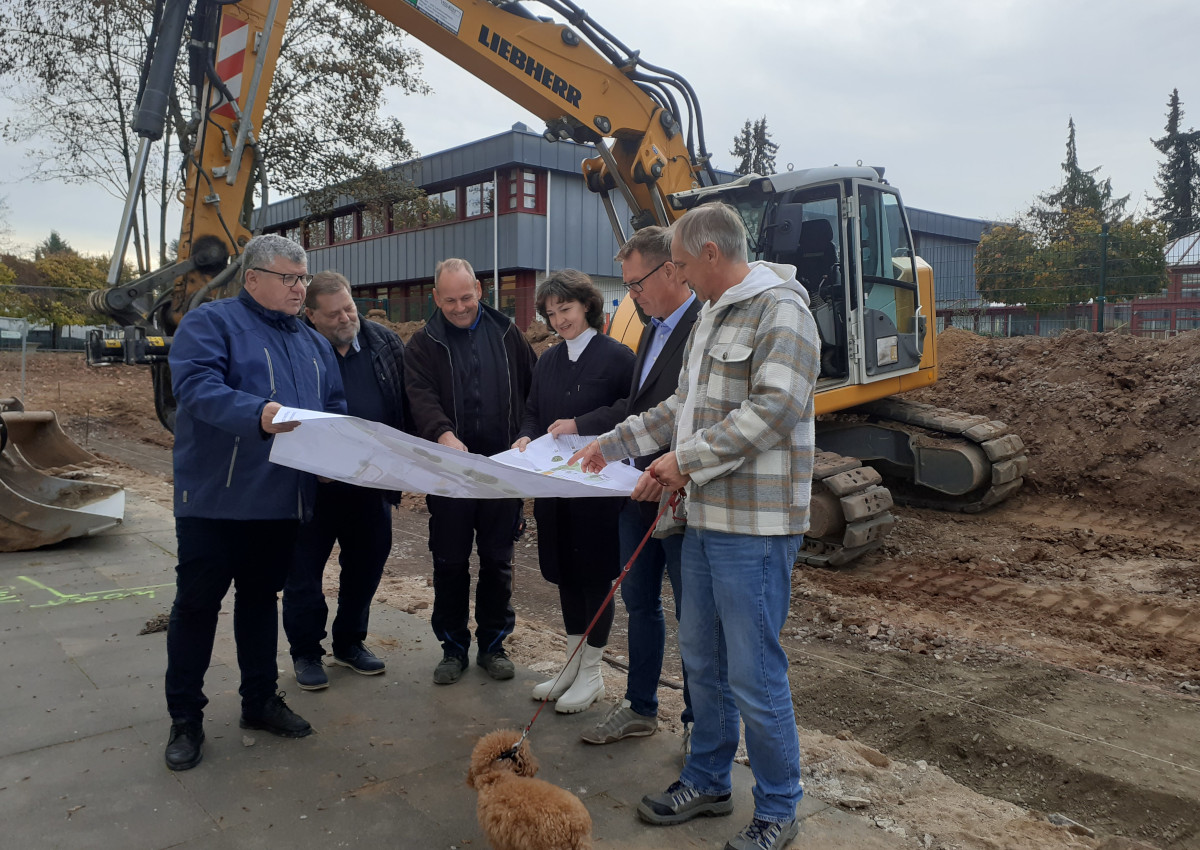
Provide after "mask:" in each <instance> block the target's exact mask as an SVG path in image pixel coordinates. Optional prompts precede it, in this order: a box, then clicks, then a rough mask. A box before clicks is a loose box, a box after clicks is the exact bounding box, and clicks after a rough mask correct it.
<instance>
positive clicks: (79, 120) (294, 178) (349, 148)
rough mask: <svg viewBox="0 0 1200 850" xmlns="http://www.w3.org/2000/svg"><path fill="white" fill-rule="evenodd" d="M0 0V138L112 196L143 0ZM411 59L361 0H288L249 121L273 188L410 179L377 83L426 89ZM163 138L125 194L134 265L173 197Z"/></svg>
mask: <svg viewBox="0 0 1200 850" xmlns="http://www.w3.org/2000/svg"><path fill="white" fill-rule="evenodd" d="M5 6H6V8H5V10H4V13H3V15H2V16H0V78H3V79H5V81H6V83H7V84H8V86H7V87H6V88H7V89H8V96H9V98H10V100H12V101H13V103H14V105H15V106H16V110H15V113H16V114H17V115H19V116H21V117H20V118H19V119H18V118H14V119H10V120H9V121H7V122H6V123H5V124H4V125H3V128H2V129H3V135H4V137H5V139H6V140H8V141H10V142H15V143H19V144H22V145H25V146H26V150H27V153H28V156H29V159H30V161H31V163H32V165H33V176H34V177H35V178H36V179H42V180H53V181H58V182H66V183H78V184H84V183H88V184H96V185H100V186H102V187H104V188H105V189H107V190H108V191H109V192H110V193H111V194H113V195H114V196H116V197H118V198H120V199H122V200H124V198H125V195H126V194H127V192H128V185H129V176H130V173H131V171H132V168H133V159H134V156H135V154H136V148H137V141H138V140H137V139H136V137H134V135H133V133H132V131H131V129H130V126H129V125H130V120H131V117H132V114H133V109H134V105H135V103H136V99H137V95H138V88H139V82H140V79H141V74H142V66H143V62H144V58H145V56H146V54H147V44H148V40H149V39H150V37H151V34H152V31H153V27H152V21H153V17H154V14H155V9H156V4H155V3H154V2H152V0H89V2H87V3H79V2H75V0H24V2H21V3H15V2H14V3H7V4H5ZM186 38H187V35H186V34H185V41H186ZM183 55H185V54H181V61H180V62H179V65H180V66H181V69H182V68H183V67H184V66H185V65H186V62H185V61H183V59H182V56H183ZM420 65H421V63H420V56H419V54H418V53H417V52H416V51H415V50H412V49H410V48H408V47H406V46H405V45H404V43H403V41H402V36H401V33H400V31H399V30H398V29H397V28H396V27H395V26H393V25H392V24H390V23H388V22H386V21H384V20H383V19H382V18H380V17H379V16H378V15H376V14H375V13H373V12H371V11H369V10H368V9H367V8H366V7H365V6H363V5H362V4H361V3H358V2H355V0H296V2H295V3H294V4H293V6H292V11H291V15H290V16H289V18H288V22H287V27H286V30H285V33H284V41H283V47H282V49H281V51H280V54H279V57H278V64H277V67H276V74H275V81H274V85H272V87H271V91H270V95H269V97H268V100H267V111H266V115H265V117H264V120H263V126H262V127H261V128H255V133H256V135H257V137H258V143H259V147H260V149H261V150H262V152H263V156H264V160H265V162H266V163H267V169H268V171H269V173H270V177H271V180H270V182H271V186H272V189H273V191H274V192H279V193H282V194H285V195H306V196H307V197H310V198H311V205H312V206H314V207H316V208H321V207H323V206H324V205H327V204H328V203H330V202H331V200H332V197H333V193H332V191H330V187H337V190H338V191H342V192H348V193H350V194H354V195H356V196H358V197H364V198H368V199H369V198H370V197H372V196H380V197H383V196H389V195H400V194H403V193H404V192H411V186H410V185H409V184H407V183H406V182H405V181H403V180H401V179H399V178H398V176H397V175H396V174H395V173H393V172H391V171H389V170H388V169H389V168H390V167H391V166H392V165H394V164H396V163H399V162H402V161H404V160H406V159H409V158H411V157H412V156H413V155H414V151H413V149H412V145H411V144H410V142H409V140H408V138H407V136H406V135H405V132H404V128H403V126H402V125H401V123H400V122H399V121H397V120H396V119H395V118H391V117H388V116H385V115H383V114H382V107H383V105H384V94H385V92H386V91H397V90H398V91H402V92H405V93H409V94H414V93H425V92H426V91H427V90H428V89H427V87H426V85H425V84H424V83H423V82H422V81H421V79H420V77H419V70H420ZM176 88H177V92H176V97H175V102H174V103H173V107H172V109H171V114H170V116H169V118H171V119H172V124H173V127H174V132H175V133H176V134H177V135H179V134H181V129H182V128H181V127H180V126H179V123H180V121H181V120H185V119H183V118H182V116H185V115H186V113H187V112H189V111H190V106H189V104H190V98H189V96H188V94H187V85H186V80H185V78H184V75H183V73H182V70H181V72H180V74H178V75H177V86H176ZM180 104H182V106H180ZM28 115H38V116H39V119H40V120H38V121H29V120H27V118H26V116H28ZM168 132H170V130H169V131H168ZM167 148H168V146H167V145H162V146H160V148H159V150H158V151H157V153H156V156H157V157H158V158H157V159H154V158H152V160H151V163H150V165H149V167H148V168H147V172H146V182H145V184H144V186H143V190H142V193H141V196H140V197H139V198H138V199H137V202H138V207H137V208H138V215H137V231H136V234H135V235H136V236H137V237H138V238H137V239H136V244H137V262H138V267H139V270H140V271H142V272H144V271H147V270H148V269H149V268H150V267H151V265H152V262H151V259H150V257H151V251H150V244H151V243H150V231H151V224H150V222H151V220H152V219H156V220H157V222H156V226H157V229H158V231H159V235H158V254H159V255H160V258H161V257H162V256H164V255H165V254H166V253H167V249H166V246H167V238H168V237H167V234H166V233H165V210H166V208H167V206H168V205H169V204H170V203H171V202H172V201H173V200H174V198H175V195H176V191H177V189H178V185H179V183H178V180H179V178H178V174H179V168H180V163H179V154H178V153H168V154H167V156H168V159H167V160H164V159H162V156H163V150H166V149H167ZM153 208H157V212H158V215H157V216H152V215H151V210H152V209H153ZM116 225H117V222H116V221H114V222H113V226H114V228H115V227H116Z"/></svg>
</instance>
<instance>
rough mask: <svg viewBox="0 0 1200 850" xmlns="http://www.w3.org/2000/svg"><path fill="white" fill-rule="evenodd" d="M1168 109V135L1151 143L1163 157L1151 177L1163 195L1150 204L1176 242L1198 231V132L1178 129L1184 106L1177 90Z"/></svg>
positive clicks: (1199, 197) (1199, 145)
mask: <svg viewBox="0 0 1200 850" xmlns="http://www.w3.org/2000/svg"><path fill="white" fill-rule="evenodd" d="M1167 108H1168V112H1167V126H1166V131H1167V134H1166V135H1165V136H1163V137H1162V138H1161V139H1151V140H1150V141H1151V144H1153V145H1154V147H1156V148H1158V151H1159V153H1161V154H1163V155H1164V156H1165V157H1166V158H1165V159H1164V160H1163V162H1162V164H1161V165H1159V167H1158V176H1157V177H1156V178H1154V185H1156V186H1157V187H1158V190H1159V192H1161V193H1162V194H1161V195H1160V196H1159V197H1157V198H1151V199H1150V202H1151V205H1152V208H1153V210H1154V214H1155V215H1156V216H1157V217H1158V218H1159V219H1160V220H1161V221H1162V222H1163V223H1165V224H1166V225H1167V229H1168V233H1169V234H1170V236H1171V238H1172V239H1178V238H1179V237H1181V236H1183V235H1185V234H1188V233H1191V232H1192V231H1194V230H1200V132H1197V131H1196V130H1194V129H1193V130H1187V131H1184V130H1182V129H1181V126H1182V123H1183V104H1182V103H1180V101H1179V89H1174V90H1172V92H1171V99H1170V100H1169V101H1168V102H1167Z"/></svg>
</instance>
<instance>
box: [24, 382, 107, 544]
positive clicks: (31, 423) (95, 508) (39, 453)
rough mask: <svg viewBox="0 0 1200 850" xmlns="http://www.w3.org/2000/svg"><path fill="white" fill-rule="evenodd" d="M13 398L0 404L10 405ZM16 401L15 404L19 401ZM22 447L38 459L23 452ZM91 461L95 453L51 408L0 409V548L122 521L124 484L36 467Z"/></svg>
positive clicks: (89, 531)
mask: <svg viewBox="0 0 1200 850" xmlns="http://www.w3.org/2000/svg"><path fill="white" fill-rule="evenodd" d="M12 401H14V400H11V399H10V400H5V401H4V402H0V405H3V406H5V407H11V406H14V405H11V404H10V402H12ZM15 406H16V407H17V408H19V407H20V402H16V405H15ZM14 433H15V434H18V435H19V437H20V438H19V440H18V439H15V438H14ZM26 448H27V449H28V450H29V451H30V452H31V453H32V454H33V456H34V457H36V458H37V461H36V462H31V459H30V458H28V457H26V455H25V453H24V449H26ZM89 461H90V462H91V463H96V462H97V459H96V458H95V457H94V456H93V455H91V454H89V453H88V452H87V451H85V450H84V449H82V448H80V447H79V446H78V445H76V444H75V443H74V442H72V441H71V439H70V438H69V437H68V436H67V435H66V434H64V433H63V431H62V429H61V428H59V426H58V419H57V418H56V417H55V415H54V414H53V413H52V412H37V413H26V412H24V411H23V410H20V409H17V410H6V411H5V412H2V413H0V552H19V551H23V550H26V549H36V548H38V547H40V546H48V545H50V544H51V543H58V542H59V541H61V540H66V539H67V538H69V537H85V536H89V535H92V534H98V533H99V532H101V531H105V530H106V529H109V528H112V527H114V526H116V525H119V524H120V523H121V520H122V519H123V518H124V516H125V491H124V490H123V489H122V488H120V487H117V486H114V485H112V484H104V483H101V482H98V481H86V480H73V479H67V478H59V477H56V476H54V475H48V474H46V473H45V472H43V471H42V470H41V469H39V468H38V467H41V466H43V465H44V466H45V467H46V468H49V469H53V470H56V471H58V470H62V469H63V468H64V467H70V468H73V469H74V470H79V469H80V468H81V467H84V466H86V465H88V464H89ZM43 462H45V463H43ZM60 474H61V473H60ZM74 474H78V472H75V473H74Z"/></svg>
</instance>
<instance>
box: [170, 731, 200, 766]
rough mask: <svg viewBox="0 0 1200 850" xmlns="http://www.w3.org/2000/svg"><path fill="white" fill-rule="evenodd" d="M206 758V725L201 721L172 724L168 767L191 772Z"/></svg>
mask: <svg viewBox="0 0 1200 850" xmlns="http://www.w3.org/2000/svg"><path fill="white" fill-rule="evenodd" d="M202 758H204V725H203V724H202V723H201V722H200V721H199V720H180V721H176V722H173V723H172V724H171V737H170V738H168V739H167V752H166V759H167V767H169V768H171V770H191V769H192V768H193V767H195V766H196V765H198V764H200V760H201V759H202Z"/></svg>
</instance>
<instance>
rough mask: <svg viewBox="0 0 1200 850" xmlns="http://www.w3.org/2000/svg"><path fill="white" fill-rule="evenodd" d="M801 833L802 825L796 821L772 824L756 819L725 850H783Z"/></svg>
mask: <svg viewBox="0 0 1200 850" xmlns="http://www.w3.org/2000/svg"><path fill="white" fill-rule="evenodd" d="M799 831H800V824H798V823H797V822H796V821H795V820H790V821H788V822H787V823H772V822H771V821H766V820H759V819H758V818H755V819H754V820H752V821H750V825H749V826H748V827H746V828H745V829H743V830H742V831H741V832H739V833H738V834H737V835H736V836H734V838H733V840H732V841H730V842H728V843H727V844H726V845H725V850H783V848H784V847H787V846H788V845H789V844H791V843H792V839H793V838H795V837H796V833H797V832H799Z"/></svg>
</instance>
